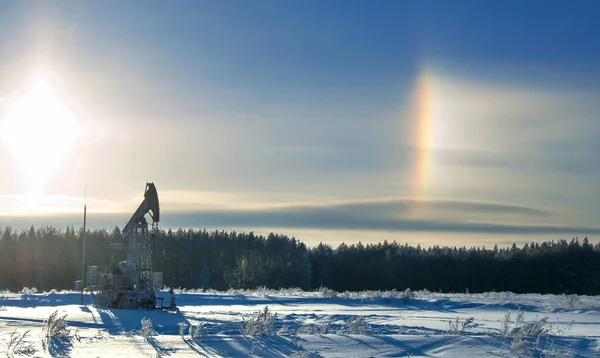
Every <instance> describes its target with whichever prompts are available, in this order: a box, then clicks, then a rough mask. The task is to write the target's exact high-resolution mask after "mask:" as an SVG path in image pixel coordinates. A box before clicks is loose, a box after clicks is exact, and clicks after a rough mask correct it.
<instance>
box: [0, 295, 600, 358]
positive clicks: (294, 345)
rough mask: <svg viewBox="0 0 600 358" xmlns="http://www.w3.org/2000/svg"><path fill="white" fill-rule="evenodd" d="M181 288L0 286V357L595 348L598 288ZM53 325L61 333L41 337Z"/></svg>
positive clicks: (540, 352) (515, 353)
mask: <svg viewBox="0 0 600 358" xmlns="http://www.w3.org/2000/svg"><path fill="white" fill-rule="evenodd" d="M176 292H177V304H178V306H179V309H180V312H178V313H167V312H163V311H143V310H136V311H129V310H116V309H105V308H100V307H94V306H93V305H92V304H91V297H90V296H89V295H86V296H85V297H84V303H85V304H84V306H80V305H79V299H80V298H79V293H77V292H55V291H53V292H52V293H37V292H36V291H35V290H24V291H23V292H21V293H18V294H16V293H10V292H0V355H4V354H5V355H7V356H9V357H12V356H15V357H17V356H25V357H50V356H72V357H88V356H89V357H117V356H119V357H166V356H173V357H179V356H208V357H344V358H348V357H481V356H490V357H523V356H538V357H547V356H552V357H594V356H600V297H590V296H566V295H537V294H527V295H517V294H513V293H509V292H498V293H496V292H492V293H485V294H468V293H466V294H441V293H432V292H427V291H417V292H410V290H407V291H401V292H398V291H385V292H383V291H382V292H380V291H366V292H359V293H356V292H345V293H337V292H334V291H332V290H329V289H321V290H319V291H316V292H303V291H301V290H297V289H290V290H280V291H275V290H267V289H259V290H255V291H243V290H230V291H229V292H215V291H185V290H177V291H176ZM165 296H167V295H166V294H165ZM65 315H66V316H65ZM52 317H53V318H52ZM61 317H64V322H65V323H66V327H63V326H62V324H61V321H60V318H61ZM49 318H50V320H49ZM52 325H57V327H54V328H51V327H50V326H52ZM53 329H54V330H60V332H59V333H57V334H56V336H50V335H48V332H49V331H50V332H54V330H53Z"/></svg>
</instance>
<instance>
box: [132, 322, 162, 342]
mask: <svg viewBox="0 0 600 358" xmlns="http://www.w3.org/2000/svg"><path fill="white" fill-rule="evenodd" d="M137 333H138V334H139V335H140V336H142V337H144V338H146V339H148V338H150V337H152V336H156V335H157V334H158V333H156V331H155V330H154V327H152V320H151V319H150V318H145V317H144V318H142V321H141V327H140V329H138V331H137Z"/></svg>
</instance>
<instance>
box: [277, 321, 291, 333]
mask: <svg viewBox="0 0 600 358" xmlns="http://www.w3.org/2000/svg"><path fill="white" fill-rule="evenodd" d="M288 330H289V327H288V325H287V324H284V325H283V326H281V328H279V330H278V331H277V334H278V335H280V336H285V335H286V334H288V333H289V332H288Z"/></svg>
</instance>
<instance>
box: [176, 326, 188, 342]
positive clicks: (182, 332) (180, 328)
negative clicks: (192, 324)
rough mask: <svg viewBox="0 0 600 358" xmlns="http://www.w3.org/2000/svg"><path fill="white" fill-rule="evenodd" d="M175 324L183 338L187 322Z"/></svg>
mask: <svg viewBox="0 0 600 358" xmlns="http://www.w3.org/2000/svg"><path fill="white" fill-rule="evenodd" d="M177 325H178V326H179V336H181V338H184V336H185V329H186V328H187V324H185V322H179V323H178V324H177Z"/></svg>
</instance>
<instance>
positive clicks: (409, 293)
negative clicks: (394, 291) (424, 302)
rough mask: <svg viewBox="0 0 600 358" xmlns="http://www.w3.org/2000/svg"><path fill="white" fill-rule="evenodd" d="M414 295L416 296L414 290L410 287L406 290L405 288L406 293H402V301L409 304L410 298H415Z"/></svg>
mask: <svg viewBox="0 0 600 358" xmlns="http://www.w3.org/2000/svg"><path fill="white" fill-rule="evenodd" d="M414 297H415V295H414V293H413V292H412V290H411V289H410V288H407V289H406V290H404V294H403V295H402V303H404V304H405V305H407V304H409V303H410V300H411V299H413V298H414Z"/></svg>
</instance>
